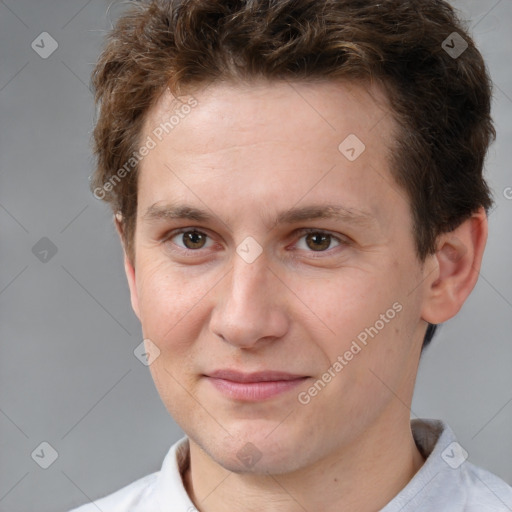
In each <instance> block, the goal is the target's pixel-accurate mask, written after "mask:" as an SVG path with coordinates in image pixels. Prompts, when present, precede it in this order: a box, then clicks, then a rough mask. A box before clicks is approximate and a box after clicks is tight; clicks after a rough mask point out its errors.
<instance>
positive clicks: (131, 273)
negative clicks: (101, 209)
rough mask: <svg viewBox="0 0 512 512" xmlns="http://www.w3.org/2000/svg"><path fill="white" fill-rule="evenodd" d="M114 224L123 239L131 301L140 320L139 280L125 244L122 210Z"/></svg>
mask: <svg viewBox="0 0 512 512" xmlns="http://www.w3.org/2000/svg"><path fill="white" fill-rule="evenodd" d="M114 224H115V226H116V230H117V233H118V234H119V238H120V240H121V245H122V247H123V254H124V271H125V274H126V279H127V280H128V287H129V288H130V299H131V303H132V309H133V311H134V313H135V314H136V315H137V318H138V319H139V320H140V312H139V296H138V292H137V281H136V279H135V268H134V266H133V264H132V263H131V261H130V259H129V258H128V256H127V253H126V245H125V239H124V230H123V217H122V215H121V213H120V212H117V213H115V215H114Z"/></svg>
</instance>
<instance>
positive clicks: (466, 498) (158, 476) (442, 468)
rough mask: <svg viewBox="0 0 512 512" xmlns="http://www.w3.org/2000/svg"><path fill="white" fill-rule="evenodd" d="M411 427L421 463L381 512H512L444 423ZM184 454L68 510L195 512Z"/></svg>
mask: <svg viewBox="0 0 512 512" xmlns="http://www.w3.org/2000/svg"><path fill="white" fill-rule="evenodd" d="M411 429H412V433H413V436H414V440H415V442H416V446H417V447H418V449H419V451H420V452H421V453H422V455H423V456H424V457H425V459H426V460H425V463H424V464H423V466H422V467H421V468H420V469H419V471H418V472H417V473H416V474H415V475H414V477H413V478H412V480H411V481H410V482H409V483H408V484H407V485H406V486H405V487H404V488H403V489H402V490H401V491H400V493H399V494H398V495H397V496H395V497H394V498H393V499H392V500H391V501H390V502H389V503H388V504H387V505H386V506H385V507H384V508H383V509H381V510H380V512H432V511H435V512H441V511H446V512H511V511H512V487H510V486H509V485H508V484H506V483H505V482H504V481H503V480H501V479H500V478H498V477H497V476H496V475H493V474H492V473H490V472H489V471H486V470H485V469H482V468H479V467H477V466H475V465H473V464H471V463H470V462H468V461H467V460H466V458H467V453H466V452H465V450H464V448H463V447H461V446H460V445H459V444H458V443H457V441H456V439H455V435H454V433H453V431H452V430H451V429H450V427H449V426H448V425H447V424H446V423H444V422H442V421H438V420H426V419H418V420H412V421H411ZM188 450H189V446H188V438H187V437H183V438H182V439H180V440H179V441H177V442H176V443H175V444H174V445H173V446H172V447H171V448H170V450H169V452H168V453H167V455H166V457H165V459H164V462H163V465H162V469H161V470H160V471H157V472H155V473H152V474H150V475H147V476H145V477H143V478H140V479H139V480H136V481H135V482H133V483H132V484H130V485H127V486H126V487H123V488H122V489H120V490H119V491H117V492H115V493H113V494H110V495H109V496H107V497H105V498H102V499H99V500H97V501H95V502H94V503H89V504H86V505H83V506H81V507H79V508H76V509H73V510H72V511H70V512H98V511H101V512H197V509H196V508H195V506H194V504H193V503H192V501H191V500H190V498H189V496H188V494H187V491H186V490H185V487H184V485H183V481H182V477H181V472H182V471H183V470H184V469H185V468H186V467H187V465H188V461H189V451H188ZM180 471H181V472H180Z"/></svg>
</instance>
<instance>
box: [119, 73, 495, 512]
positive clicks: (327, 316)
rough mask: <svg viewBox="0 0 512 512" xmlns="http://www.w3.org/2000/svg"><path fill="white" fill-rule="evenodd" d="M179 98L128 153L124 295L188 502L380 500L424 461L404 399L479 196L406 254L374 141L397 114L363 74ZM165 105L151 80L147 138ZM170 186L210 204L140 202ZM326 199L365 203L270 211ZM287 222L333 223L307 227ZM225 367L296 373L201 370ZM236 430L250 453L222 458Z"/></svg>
mask: <svg viewBox="0 0 512 512" xmlns="http://www.w3.org/2000/svg"><path fill="white" fill-rule="evenodd" d="M194 97H195V98H196V99H197V101H198V106H197V107H195V108H194V109H192V111H191V113H190V114H189V115H187V116H186V117H185V118H184V119H183V120H182V121H181V122H180V123H179V125H177V126H176V127H175V128H174V129H173V131H172V132H170V134H169V135H168V136H166V137H164V138H163V139H162V141H159V142H158V144H157V145H156V147H155V148H154V149H152V150H151V151H150V152H149V154H148V155H147V156H146V157H145V158H144V160H143V162H142V164H141V172H140V176H139V190H138V209H137V221H136V231H135V239H134V248H135V262H132V261H130V259H129V258H128V257H127V256H126V253H125V269H126V274H127V277H128V283H129V286H130V292H131V301H132V306H133V309H134V311H135V313H136V315H137V316H138V318H139V319H140V321H141V324H142V330H143V335H144V338H147V339H150V340H151V341H152V343H154V344H155V345H156V346H157V347H158V349H159V350H160V355H159V357H157V358H156V359H155V361H154V362H153V363H152V364H151V365H150V370H151V374H152V376H153V379H154V381H155V385H156V387H157V389H158V392H159V393H160V396H161V398H162V401H163V403H164V404H165V406H166V407H167V409H168V410H169V412H170V414H171V415H172V416H173V418H174V419H175V421H176V422H177V423H178V424H179V426H180V427H181V428H182V429H183V431H184V432H186V434H187V436H188V437H189V439H190V461H191V467H190V470H189V471H188V472H187V473H186V474H185V475H184V484H185V486H186V489H187V491H188V493H189V495H190V497H191V499H192V500H193V502H194V504H195V506H196V507H197V509H198V510H200V511H202V512H220V511H223V510H225V506H226V503H229V504H230V506H229V508H230V509H232V510H239V511H241V512H246V511H260V512H261V511H263V512H271V511H277V510H279V511H280V512H296V511H304V510H308V511H313V510H322V511H325V512H331V511H339V510H358V511H361V512H365V511H367V512H370V511H375V510H378V509H380V508H382V507H384V506H385V505H386V504H387V503H388V502H389V501H390V500H392V498H393V497H394V496H396V495H397V494H398V493H399V492H400V490H401V489H403V488H404V486H405V485H406V484H407V483H408V482H409V481H410V479H411V478H412V477H413V476H414V474H415V473H416V472H417V471H418V469H419V468H420V467H421V465H422V464H423V462H424V459H423V457H422V456H421V454H420V453H419V451H418V450H417V448H416V445H415V443H414V440H413V437H412V433H411V428H410V409H409V408H410V405H411V401H412V395H413V389H414V382H415V379H416V373H417V369H418V363H419V358H420V353H421V345H422V340H423V336H424V333H425V329H426V325H427V324H426V322H432V323H442V322H444V321H446V320H448V319H449V318H451V317H453V316H454V315H455V314H456V313H457V311H458V310H459V309H460V307H461V306H462V304H463V303H464V301H465V299H466V298H467V296H468V295H469V293H470V292H471V290H472V289H473V287H474V285H475V283H476V280H477V277H478V270H479V268H480V264H481V259H482V254H483V250H484V246H485V242H486V237H487V219H486V216H485V212H484V211H483V210H481V211H479V212H477V213H476V214H475V215H473V217H471V219H468V220H467V221H466V222H464V223H463V224H462V225H461V226H459V228H457V229H456V230H454V231H453V232H451V233H448V234H445V235H443V236H441V237H440V238H439V240H438V247H439V249H438V252H437V253H436V254H434V255H432V256H430V257H428V258H427V260H426V261H425V262H423V263H422V262H420V261H419V260H418V259H417V257H416V253H415V246H414V238H413V231H412V215H411V209H410V204H409V202H408V200H407V198H406V195H405V193H404V192H403V191H402V190H401V189H400V188H399V187H398V185H396V183H395V182H394V180H393V178H392V177H391V173H390V169H389V164H388V159H387V155H388V154H389V151H392V147H393V141H394V130H395V128H396V126H395V124H394V121H393V118H392V116H391V115H390V114H389V108H388V107H387V103H386V98H385V96H384V95H383V93H382V92H381V90H380V89H378V88H377V87H376V86H373V87H371V88H369V87H366V86H363V85H361V84H355V83H348V82H345V83H334V82H323V83H315V84H305V83H293V84H291V83H287V82H279V83H272V84H269V83H266V82H254V83H252V84H250V85H240V84H238V85H235V84H233V83H224V84H216V85H213V86H210V87H208V88H207V89H202V90H201V89H200V90H198V91H197V92H195V93H194ZM184 101H185V100H184ZM176 105H177V103H176V100H175V99H174V98H173V97H172V96H171V95H170V93H165V94H164V95H162V97H161V98H160V99H159V101H158V102H157V103H156V104H155V106H154V107H153V109H152V110H151V111H150V112H149V113H148V116H147V119H146V125H145V129H144V134H143V140H145V139H146V137H147V136H148V135H151V133H152V130H153V129H154V128H155V127H156V126H158V125H159V123H161V122H162V120H165V119H168V118H169V115H170V114H172V113H173V112H174V111H175V110H176V108H177V107H176ZM349 134H356V135H357V137H358V138H359V139H360V140H361V141H363V142H364V144H365V146H366V149H365V151H364V152H363V153H362V154H361V155H360V156H359V157H358V158H357V159H356V160H354V161H352V162H351V161H349V160H348V159H347V158H346V157H345V156H344V155H343V154H342V153H341V152H340V151H339V149H338V146H339V145H340V143H341V142H342V141H343V140H344V139H345V138H346V137H347V136H348V135H349ZM171 203H173V204H174V203H187V204H189V205H191V206H194V207H196V208H200V209H204V210H206V211H207V212H209V213H210V214H211V215H213V220H210V221H192V220H189V219H181V220H176V219H169V218H157V219H155V218H148V217H147V215H145V214H146V212H147V210H148V208H150V207H151V206H152V205H157V206H163V205H165V204H171ZM327 203H330V204H337V205H343V206H344V207H345V208H348V209H350V210H351V211H352V212H356V211H364V212H366V213H367V214H368V215H369V216H370V220H369V221H367V223H366V224H364V223H353V222H349V221H347V220H334V219H314V220H302V221H299V222H295V223H293V224H291V225H284V224H283V225H277V224H275V222H273V220H272V219H274V217H275V216H276V215H277V214H278V212H281V211H286V210H289V209H291V208H293V207H297V206H306V205H311V204H327ZM116 222H117V228H118V230H119V233H120V235H121V240H122V241H123V233H122V224H121V223H120V222H119V219H117V220H116ZM178 228H195V229H196V230H197V231H199V232H200V233H202V234H203V237H202V238H201V237H199V238H196V239H195V240H191V239H190V237H187V236H186V235H183V234H176V233H175V230H177V229H178ZM301 228H315V229H317V230H320V231H323V232H327V235H329V234H330V235H332V237H329V236H327V239H326V240H324V242H319V241H318V240H319V234H317V235H316V237H315V235H309V236H308V234H307V233H300V232H298V230H299V229H301ZM191 230H193V229H191ZM321 234H322V233H320V235H321ZM249 236H250V237H253V238H254V239H255V240H256V241H257V242H258V244H259V245H260V246H261V248H262V251H263V252H262V253H261V254H260V255H259V257H257V258H256V259H255V260H254V261H253V262H251V263H248V262H247V261H246V260H244V258H242V257H241V256H240V255H239V254H237V252H236V249H237V247H238V246H242V247H243V245H241V244H242V242H244V240H245V239H246V238H247V237H249ZM338 239H339V240H340V241H338ZM318 246H320V247H318ZM187 248H188V253H187V252H186V249H187ZM397 302H398V303H399V304H400V305H401V306H402V309H401V311H400V312H399V313H397V314H396V315H395V316H394V318H393V319H391V320H389V321H388V322H387V323H385V326H384V327H383V328H382V329H380V330H379V332H378V334H377V335H375V337H373V338H369V339H368V343H367V345H366V346H363V345H361V344H360V345H361V346H362V350H361V351H360V352H359V353H357V355H354V357H353V358H352V359H351V360H350V361H347V364H346V366H344V367H343V370H342V371H340V372H339V373H337V374H336V376H335V377H334V378H332V380H331V381H330V382H329V383H328V384H327V385H326V386H325V387H324V388H323V389H322V390H321V391H320V392H318V393H317V394H316V396H314V397H312V398H311V400H310V402H309V403H307V404H305V405H304V404H301V403H300V402H299V401H298V398H297V397H298V394H299V393H300V392H307V391H308V389H310V388H311V386H312V385H313V384H314V383H315V381H317V379H319V378H320V379H321V378H322V374H324V373H325V372H326V371H327V370H328V368H329V367H332V364H333V362H334V361H336V360H337V358H338V356H340V355H341V356H343V354H344V353H345V352H346V351H347V350H349V349H350V347H351V344H352V342H353V341H354V340H356V339H357V336H358V334H360V333H361V332H362V331H364V329H365V328H368V327H370V326H374V325H375V324H376V321H377V320H379V319H380V318H382V317H381V315H382V314H385V313H386V311H387V310H389V309H390V308H391V307H392V305H393V304H394V303H397ZM225 368H230V369H237V370H239V371H243V372H254V371H262V370H279V371H286V372H290V373H294V374H299V375H303V376H307V377H309V378H308V379H307V380H305V381H304V382H303V383H302V384H300V385H299V386H298V387H296V388H295V389H293V390H291V391H288V392H285V393H282V394H280V395H277V396H275V397H272V398H270V399H267V400H262V401H259V402H244V401H240V400H235V399H232V398H229V397H226V396H225V395H223V394H221V393H220V392H219V391H218V390H217V389H216V388H215V387H213V386H212V385H211V382H210V381H208V379H207V378H205V377H204V375H205V374H208V373H210V372H212V371H214V370H217V369H225ZM246 443H252V445H253V446H254V447H255V453H258V454H260V455H261V458H260V459H259V460H258V461H257V462H256V463H255V464H253V465H252V466H250V467H247V466H246V465H245V464H244V463H243V462H242V461H241V460H239V458H238V457H237V453H238V452H239V450H241V449H242V448H243V447H244V446H245V445H246ZM252 449H253V450H254V448H252Z"/></svg>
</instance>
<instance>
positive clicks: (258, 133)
mask: <svg viewBox="0 0 512 512" xmlns="http://www.w3.org/2000/svg"><path fill="white" fill-rule="evenodd" d="M186 105H188V107H186V108H185V107H184V106H186ZM190 105H194V106H193V107H191V108H189V107H190ZM170 121H172V122H170ZM394 130H395V124H394V121H393V118H392V116H391V115H390V110H389V107H388V104H387V101H386V97H385V95H384V94H383V92H382V91H381V90H380V89H379V88H377V87H375V86H373V87H371V88H370V87H368V86H366V85H362V84H356V83H350V82H346V83H337V82H322V83H305V82H301V83H297V82H295V83H294V82H285V81H282V82H274V83H269V82H265V81H261V82H255V83H251V84H231V83H230V84H227V83H223V84H213V85H210V86H209V87H207V88H206V89H199V90H196V92H194V93H192V95H189V96H183V97H180V98H176V97H174V96H173V95H172V94H171V93H170V91H168V90H167V91H166V92H165V93H164V94H163V95H162V96H161V97H160V99H159V101H158V102H157V103H156V104H155V106H154V107H153V109H152V110H151V111H150V112H149V113H148V116H147V118H146V122H145V127H144V133H143V140H146V138H147V137H150V138H152V139H153V140H154V141H155V148H154V149H152V150H151V152H150V153H149V155H148V156H147V157H145V159H144V161H143V162H142V163H141V165H140V171H141V176H140V178H139V198H140V201H139V203H140V204H141V205H143V206H144V207H145V210H147V209H148V208H149V207H151V206H152V205H154V204H157V203H166V202H167V203H168V202H170V201H173V200H175V199H177V198H178V196H179V197H181V198H182V199H183V198H184V197H185V196H187V198H188V199H187V204H188V205H191V201H190V200H193V202H194V205H193V206H196V207H197V208H200V207H201V209H203V210H204V206H205V204H206V203H207V202H208V201H205V199H206V197H208V200H209V202H210V203H211V204H216V205H217V206H216V207H217V208H220V207H219V206H218V205H219V204H220V203H221V202H222V208H223V209H224V210H226V211H227V208H228V207H229V204H226V202H225V199H226V197H227V196H229V197H231V203H230V204H231V205H232V207H233V209H236V210H238V211H239V210H240V208H241V205H242V203H243V204H244V205H245V207H246V208H248V207H253V208H255V210H256V211H257V210H258V208H259V209H260V211H261V208H264V209H266V210H267V213H268V210H269V209H272V208H273V206H274V205H278V204H279V208H278V209H275V211H276V212H277V211H278V210H279V211H280V212H282V211H283V210H285V209H287V208H291V207H292V206H293V204H294V203H297V202H298V201H301V198H304V199H311V200H312V201H313V203H314V204H316V205H318V204H319V203H321V202H322V201H324V202H326V203H331V204H334V203H336V204H340V201H334V199H336V197H340V199H342V200H343V201H341V204H342V205H343V207H344V208H347V209H353V210H364V211H367V212H368V211H371V212H373V214H374V215H375V217H377V218H381V219H384V218H385V215H384V211H383V205H382V203H383V201H384V202H385V201H386V199H388V203H389V204H388V206H392V202H393V201H395V202H396V194H397V186H396V184H395V183H394V180H393V179H392V178H391V175H390V171H389V164H388V158H387V156H388V152H389V148H390V146H391V144H392V143H393V140H394V135H393V134H394ZM331 171H332V172H331ZM384 189H387V190H384ZM306 196H308V197H306ZM393 196H395V197H393ZM201 202H203V203H205V204H202V205H201ZM313 203H312V204H313ZM139 213H140V214H141V215H143V214H144V211H141V210H140V209H139Z"/></svg>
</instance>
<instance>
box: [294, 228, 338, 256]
mask: <svg viewBox="0 0 512 512" xmlns="http://www.w3.org/2000/svg"><path fill="white" fill-rule="evenodd" d="M303 233H304V235H303V236H301V237H300V239H302V238H305V243H306V247H307V248H309V249H313V252H325V251H326V250H327V249H329V248H330V247H329V246H330V245H331V242H332V240H335V241H336V242H337V243H338V245H342V241H341V240H340V239H339V238H337V237H335V236H334V235H331V234H330V233H326V232H325V231H315V230H308V231H305V232H303Z"/></svg>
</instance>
